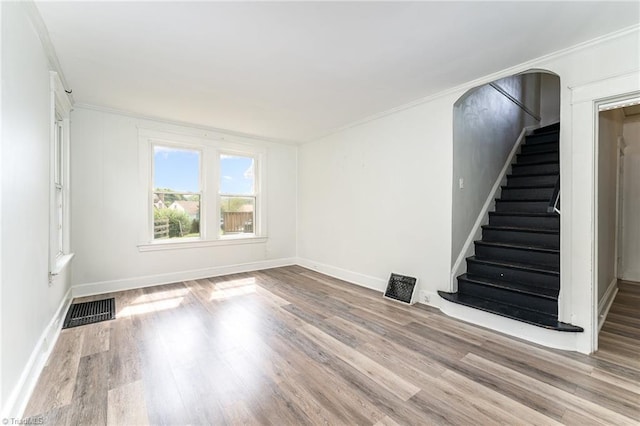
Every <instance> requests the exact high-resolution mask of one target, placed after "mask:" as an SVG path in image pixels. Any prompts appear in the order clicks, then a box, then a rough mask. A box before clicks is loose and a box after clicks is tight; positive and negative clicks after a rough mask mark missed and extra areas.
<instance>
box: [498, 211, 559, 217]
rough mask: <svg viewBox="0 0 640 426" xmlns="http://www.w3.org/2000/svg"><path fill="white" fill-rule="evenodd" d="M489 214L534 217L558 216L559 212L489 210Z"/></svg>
mask: <svg viewBox="0 0 640 426" xmlns="http://www.w3.org/2000/svg"><path fill="white" fill-rule="evenodd" d="M489 216H533V217H557V216H560V215H559V214H558V213H540V212H489Z"/></svg>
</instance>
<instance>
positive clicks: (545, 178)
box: [507, 175, 558, 187]
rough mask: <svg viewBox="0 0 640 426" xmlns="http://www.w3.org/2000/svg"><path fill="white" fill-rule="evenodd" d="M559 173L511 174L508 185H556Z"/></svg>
mask: <svg viewBox="0 0 640 426" xmlns="http://www.w3.org/2000/svg"><path fill="white" fill-rule="evenodd" d="M557 180H558V175H541V176H509V177H508V178H507V185H508V186H511V187H516V186H536V185H555V184H556V181H557Z"/></svg>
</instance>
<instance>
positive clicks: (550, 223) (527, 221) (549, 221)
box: [489, 215, 560, 230]
mask: <svg viewBox="0 0 640 426" xmlns="http://www.w3.org/2000/svg"><path fill="white" fill-rule="evenodd" d="M489 225H495V226H518V227H521V228H541V229H554V230H557V229H560V217H559V216H549V217H522V216H497V215H495V216H494V215H489Z"/></svg>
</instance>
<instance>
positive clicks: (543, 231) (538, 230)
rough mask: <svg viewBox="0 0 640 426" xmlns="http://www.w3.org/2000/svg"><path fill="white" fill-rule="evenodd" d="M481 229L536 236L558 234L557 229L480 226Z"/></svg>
mask: <svg viewBox="0 0 640 426" xmlns="http://www.w3.org/2000/svg"><path fill="white" fill-rule="evenodd" d="M482 229H494V230H496V231H510V232H535V233H537V234H556V235H557V234H560V231H558V230H557V229H541V228H524V227H521V226H496V225H482Z"/></svg>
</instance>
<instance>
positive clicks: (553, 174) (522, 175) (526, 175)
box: [507, 173, 560, 187]
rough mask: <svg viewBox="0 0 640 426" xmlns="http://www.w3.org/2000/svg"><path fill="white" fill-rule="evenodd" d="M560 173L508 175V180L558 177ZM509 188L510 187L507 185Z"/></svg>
mask: <svg viewBox="0 0 640 426" xmlns="http://www.w3.org/2000/svg"><path fill="white" fill-rule="evenodd" d="M559 174H560V173H523V174H521V175H512V174H508V175H507V179H509V178H510V177H511V178H525V177H530V176H558V175H559ZM541 185H548V184H546V183H545V184H541ZM541 185H536V187H540V186H541ZM507 186H508V185H507Z"/></svg>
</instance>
